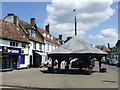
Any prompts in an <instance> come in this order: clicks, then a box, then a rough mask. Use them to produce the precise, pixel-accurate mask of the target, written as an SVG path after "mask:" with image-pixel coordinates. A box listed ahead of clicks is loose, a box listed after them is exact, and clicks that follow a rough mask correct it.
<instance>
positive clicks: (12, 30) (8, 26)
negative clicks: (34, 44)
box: [0, 20, 29, 43]
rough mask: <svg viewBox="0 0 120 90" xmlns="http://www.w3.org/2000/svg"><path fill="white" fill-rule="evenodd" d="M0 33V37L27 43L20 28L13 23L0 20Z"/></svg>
mask: <svg viewBox="0 0 120 90" xmlns="http://www.w3.org/2000/svg"><path fill="white" fill-rule="evenodd" d="M0 33H1V34H2V35H0V37H1V38H4V39H9V40H15V41H20V42H25V43H29V41H28V39H27V38H26V36H25V34H24V33H23V32H22V30H21V29H19V28H17V27H16V26H15V25H14V24H13V23H10V22H7V21H3V20H0Z"/></svg>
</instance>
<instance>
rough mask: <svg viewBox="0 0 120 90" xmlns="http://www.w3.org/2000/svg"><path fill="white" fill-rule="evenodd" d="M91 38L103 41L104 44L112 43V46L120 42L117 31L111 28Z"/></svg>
mask: <svg viewBox="0 0 120 90" xmlns="http://www.w3.org/2000/svg"><path fill="white" fill-rule="evenodd" d="M90 38H91V39H94V40H99V41H102V42H104V44H107V43H110V44H111V46H114V45H115V43H116V42H117V40H118V33H117V30H116V29H113V28H109V29H104V30H102V31H101V32H100V34H98V35H90Z"/></svg>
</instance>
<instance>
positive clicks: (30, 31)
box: [28, 29, 36, 38]
mask: <svg viewBox="0 0 120 90" xmlns="http://www.w3.org/2000/svg"><path fill="white" fill-rule="evenodd" d="M28 31H29V34H30V35H31V36H32V37H33V38H36V31H35V30H34V29H28Z"/></svg>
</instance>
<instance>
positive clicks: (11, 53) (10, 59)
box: [2, 46, 22, 71]
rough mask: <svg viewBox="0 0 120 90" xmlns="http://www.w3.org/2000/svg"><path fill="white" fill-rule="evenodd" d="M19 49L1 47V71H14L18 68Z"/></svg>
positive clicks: (19, 60) (19, 59)
mask: <svg viewBox="0 0 120 90" xmlns="http://www.w3.org/2000/svg"><path fill="white" fill-rule="evenodd" d="M21 57H22V56H21V49H19V48H11V47H4V46H3V47H2V71H6V70H15V69H17V68H18V67H19V66H20V62H21V60H22V58H21Z"/></svg>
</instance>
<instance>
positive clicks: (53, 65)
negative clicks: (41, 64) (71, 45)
mask: <svg viewBox="0 0 120 90" xmlns="http://www.w3.org/2000/svg"><path fill="white" fill-rule="evenodd" d="M54 61H55V59H53V58H52V70H53V69H54Z"/></svg>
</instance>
